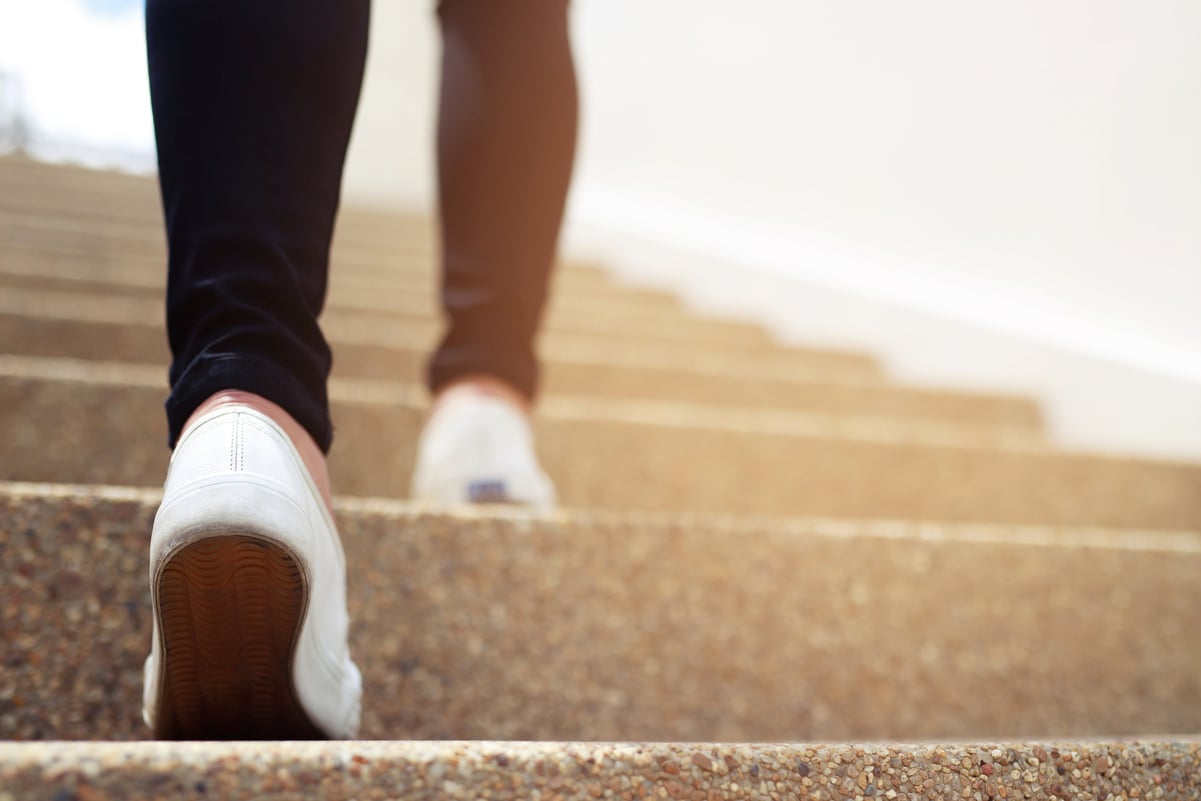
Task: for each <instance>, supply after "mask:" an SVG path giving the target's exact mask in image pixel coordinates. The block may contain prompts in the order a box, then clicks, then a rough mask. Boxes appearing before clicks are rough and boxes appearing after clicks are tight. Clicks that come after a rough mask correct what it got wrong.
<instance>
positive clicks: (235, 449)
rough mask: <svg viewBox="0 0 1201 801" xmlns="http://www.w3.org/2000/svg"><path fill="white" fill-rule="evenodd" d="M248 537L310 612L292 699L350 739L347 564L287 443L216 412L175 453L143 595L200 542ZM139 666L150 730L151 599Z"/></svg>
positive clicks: (154, 661) (356, 684)
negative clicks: (290, 580)
mask: <svg viewBox="0 0 1201 801" xmlns="http://www.w3.org/2000/svg"><path fill="white" fill-rule="evenodd" d="M230 531H236V532H246V533H251V534H253V535H254V536H255V537H257V538H261V539H264V540H267V541H270V542H272V543H274V544H277V545H279V546H281V547H283V548H285V549H286V550H287V551H289V552H290V554H291V555H292V556H293V558H294V559H295V560H296V562H297V564H298V565H299V566H300V568H301V571H302V574H303V576H304V581H305V583H306V585H307V590H308V606H307V610H306V611H305V614H304V617H303V622H302V624H301V628H300V633H299V636H298V639H297V642H296V647H295V652H294V657H293V660H292V680H293V686H294V687H295V691H296V696H297V699H298V700H299V702H300V704H301V706H302V707H303V710H304V711H305V713H306V714H307V715H308V716H309V718H310V719H311V720H312V722H313V723H314V724H316V725H317V726H318V727H320V728H321V729H322V730H324V732H325V733H326V734H327V735H328V736H330V737H335V738H349V737H353V736H354V735H355V734H356V733H357V730H358V725H359V714H360V697H361V694H362V677H361V675H360V673H359V670H358V667H357V666H356V665H355V664H354V662H353V660H352V659H351V657H350V651H349V646H348V642H347V638H348V633H349V617H348V615H347V611H346V557H345V555H344V553H343V550H342V543H341V541H340V539H339V538H338V532H337V529H336V527H335V524H334V521H333V519H332V518H331V516H330V514H329V512H328V510H327V509H326V506H325V504H324V502H323V501H322V499H321V495H320V492H319V491H318V489H317V487H316V485H315V484H314V483H313V480H312V478H311V476H310V475H309V472H308V470H307V468H306V467H305V466H304V462H303V461H302V460H301V457H300V454H299V453H298V452H297V451H296V448H295V447H294V446H293V445H292V442H291V440H290V439H289V438H288V436H287V434H286V433H284V431H283V430H282V429H281V428H280V427H279V426H278V425H276V424H275V422H273V421H272V420H271V419H270V418H268V417H267V416H266V415H264V414H261V413H260V412H257V411H255V410H252V409H249V408H246V407H233V408H222V409H219V410H217V411H214V412H212V413H210V414H208V415H205V416H204V417H202V418H201V419H200V420H198V421H197V422H196V423H195V424H194V425H192V426H191V427H190V428H189V430H188V431H187V433H186V434H185V435H184V436H183V437H182V438H181V440H180V442H179V443H178V445H177V446H176V449H175V453H174V455H173V456H172V458H171V465H170V469H169V470H168V473H167V480H166V484H165V486H164V491H163V501H162V505H161V506H160V507H159V510H158V513H157V515H156V516H155V520H154V531H153V533H152V535H151V540H150V579H151V587H152V588H153V587H155V586H156V583H155V582H156V577H157V573H158V571H159V570H160V569H161V567H162V565H163V564H164V563H165V562H166V561H167V559H168V558H169V557H170V556H171V555H172V554H173V553H174V552H176V551H177V550H178V549H180V548H183V547H185V546H187V545H189V544H191V543H194V542H196V541H198V540H201V539H204V538H205V537H206V536H213V535H220V534H222V533H228V532H230ZM152 600H153V601H154V602H155V608H154V614H153V618H154V630H153V637H152V645H151V652H150V656H149V657H148V658H147V660H146V667H145V688H144V695H143V716H144V717H145V719H146V721H147V723H149V724H151V725H152V726H153V725H154V724H153V721H154V719H155V715H156V711H157V710H156V704H157V702H158V698H159V694H160V691H161V684H162V675H161V668H160V665H161V663H162V661H163V655H162V653H161V648H162V646H161V632H160V631H159V622H158V621H159V610H158V607H157V598H154V594H153V593H152Z"/></svg>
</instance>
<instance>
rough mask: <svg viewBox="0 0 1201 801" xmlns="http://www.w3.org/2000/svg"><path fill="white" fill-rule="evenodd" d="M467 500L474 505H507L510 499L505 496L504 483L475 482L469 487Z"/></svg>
mask: <svg viewBox="0 0 1201 801" xmlns="http://www.w3.org/2000/svg"><path fill="white" fill-rule="evenodd" d="M467 500H469V501H471V502H472V503H505V502H506V501H507V500H509V498H508V496H507V495H505V482H503V481H473V482H471V483H470V484H468V485H467Z"/></svg>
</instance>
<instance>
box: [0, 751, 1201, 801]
mask: <svg viewBox="0 0 1201 801" xmlns="http://www.w3.org/2000/svg"><path fill="white" fill-rule="evenodd" d="M0 788H3V789H0V801H16V799H18V798H46V799H57V801H68V799H75V800H76V801H83V800H84V799H88V800H89V801H103V800H105V799H121V801H138V800H140V799H166V798H170V799H184V798H188V799H197V798H228V799H258V798H271V799H304V798H321V799H329V800H330V801H348V800H349V799H360V800H361V801H368V799H401V798H404V799H439V801H459V800H460V799H490V800H491V801H506V800H507V799H536V800H538V801H573V800H575V799H580V800H581V801H584V800H588V801H590V800H591V799H598V798H611V799H620V801H635V800H636V799H655V800H657V799H688V800H689V801H739V800H740V799H747V800H748V801H750V800H752V799H763V801H786V800H790V799H798V801H799V799H814V801H818V799H821V800H822V801H839V800H841V799H846V800H847V801H874V800H875V799H879V800H880V801H962V799H971V800H973V801H982V800H983V799H1030V801H1052V799H1058V800H1059V801H1086V800H1087V801H1093V800H1094V799H1101V800H1102V801H1105V800H1106V799H1115V801H1116V799H1142V800H1145V801H1176V800H1179V801H1195V799H1196V798H1198V797H1201V748H1199V746H1198V743H1196V742H1189V741H1153V742H1046V743H1025V744H995V745H994V744H984V745H954V746H905V745H887V746H886V745H832V746H810V745H710V744H637V743H616V744H613V743H520V742H445V743H413V742H391V743H379V742H353V743H318V744H314V743H272V744H255V743H239V744H230V743H178V744H166V743H162V744H160V743H140V744H102V743H100V744H98V743H80V744H65V743H51V744H45V745H40V746H28V745H26V746H21V745H0Z"/></svg>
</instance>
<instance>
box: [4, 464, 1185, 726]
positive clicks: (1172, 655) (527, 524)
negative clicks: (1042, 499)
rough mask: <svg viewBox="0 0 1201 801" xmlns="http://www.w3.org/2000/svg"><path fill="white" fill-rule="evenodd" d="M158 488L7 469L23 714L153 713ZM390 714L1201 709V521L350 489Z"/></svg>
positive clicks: (887, 718)
mask: <svg viewBox="0 0 1201 801" xmlns="http://www.w3.org/2000/svg"><path fill="white" fill-rule="evenodd" d="M158 498H159V496H158V494H157V492H154V491H148V490H133V489H118V488H97V487H63V486H44V485H19V484H10V485H3V486H0V549H2V551H3V553H4V560H5V565H6V572H8V573H9V578H8V579H6V581H5V582H4V583H3V585H2V586H0V599H2V600H3V604H2V606H0V608H3V609H4V610H6V611H5V613H4V614H5V627H4V628H5V637H4V638H3V639H2V640H0V649H3V650H2V651H0V658H2V659H3V664H4V665H5V672H6V678H5V682H4V686H3V687H0V736H2V737H4V738H9V739H22V740H25V739H129V738H141V737H144V736H146V734H147V732H146V731H145V729H144V724H142V722H141V720H140V717H139V714H140V713H139V699H140V692H141V686H140V685H141V671H140V668H141V663H142V660H143V659H144V658H145V655H146V653H147V648H148V643H149V636H150V635H149V631H150V621H149V596H148V591H147V579H146V576H147V573H148V566H147V563H146V559H147V542H148V537H149V534H148V532H149V530H150V525H151V520H152V516H153V512H154V509H155V507H156V504H157V502H158ZM336 505H337V507H338V524H339V528H340V530H341V533H342V538H343V541H344V543H345V546H346V549H347V559H348V570H349V576H350V581H349V587H350V593H351V595H350V606H351V615H352V619H353V620H354V625H353V629H352V643H351V645H352V651H353V653H354V654H355V657H356V659H357V661H358V662H359V664H360V666H361V667H362V669H363V672H364V686H365V688H366V702H365V704H364V721H363V732H362V736H363V737H365V738H390V739H410V738H412V739H447V738H465V739H475V738H484V737H488V738H504V739H554V740H628V739H634V740H688V741H695V740H724V741H742V740H753V741H819V740H856V741H863V740H879V739H893V740H895V739H900V740H906V741H913V740H928V739H932V738H938V739H944V740H945V739H963V738H970V737H984V738H996V737H1004V738H1014V737H1019V738H1020V737H1029V736H1046V735H1048V734H1052V735H1055V736H1068V737H1077V736H1093V737H1096V736H1124V735H1131V734H1154V733H1164V732H1169V733H1170V732H1183V733H1189V732H1191V733H1196V732H1201V671H1198V670H1197V666H1198V665H1199V664H1201V638H1198V637H1196V636H1195V634H1196V630H1197V626H1198V611H1197V610H1198V609H1201V583H1199V582H1198V581H1197V575H1198V572H1199V570H1201V536H1198V534H1197V533H1184V532H1179V533H1173V532H1165V531H1158V532H1157V531H1121V530H1088V529H1055V528H1047V527H1012V526H984V525H949V524H934V523H914V524H907V523H901V522H890V521H869V520H862V521H856V520H842V521H835V520H820V519H799V520H790V521H772V520H732V519H730V518H724V517H710V516H704V515H695V514H691V515H685V516H668V515H634V514H603V513H596V512H592V513H589V512H582V511H572V510H567V511H563V512H560V513H555V514H549V515H544V516H540V515H536V514H533V513H529V512H524V511H521V510H516V509H511V508H507V507H499V508H498V507H491V508H487V507H480V508H476V509H466V510H463V511H458V512H441V513H440V512H436V511H432V510H425V511H423V510H421V509H420V508H417V507H413V506H410V505H406V504H403V503H398V502H389V501H383V500H359V501H356V500H349V499H341V500H339V501H338V503H337V504H336Z"/></svg>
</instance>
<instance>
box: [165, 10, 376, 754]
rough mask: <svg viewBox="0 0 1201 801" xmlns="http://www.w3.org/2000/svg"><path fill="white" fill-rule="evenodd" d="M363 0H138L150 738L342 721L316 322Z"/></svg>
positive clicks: (360, 49)
mask: <svg viewBox="0 0 1201 801" xmlns="http://www.w3.org/2000/svg"><path fill="white" fill-rule="evenodd" d="M367 17H368V5H367V0H294V1H293V2H288V3H285V2H283V1H282V0H256V2H253V3H248V4H245V3H237V2H234V1H233V0H205V1H204V2H201V1H200V0H148V3H147V7H146V33H147V51H148V57H149V66H150V88H151V99H152V102H153V106H154V117H155V134H156V137H157V139H158V148H159V173H160V181H161V185H162V193H163V208H164V212H165V215H166V222H167V239H168V244H169V249H170V253H169V274H168V287H167V327H168V335H169V339H170V343H171V348H172V353H173V356H174V361H173V364H172V366H171V386H172V391H171V397H170V398H169V400H168V401H167V416H168V422H169V426H170V442H171V445H172V447H173V448H174V449H175V453H174V455H173V457H172V460H171V466H170V469H169V471H168V475H167V481H166V484H165V486H164V488H163V500H162V503H161V505H160V506H159V510H158V512H157V514H156V515H155V521H154V528H153V531H152V533H151V537H150V597H151V607H152V610H153V615H152V619H153V635H152V644H151V653H150V657H149V658H148V659H147V661H146V671H145V694H144V696H143V702H144V704H143V714H144V717H145V719H146V721H147V723H149V724H150V725H151V727H152V728H153V729H154V732H155V734H156V735H157V736H159V737H164V738H186V739H197V738H199V739H207V738H218V739H259V738H268V739H280V738H288V739H290V738H310V737H329V736H335V737H345V736H351V735H353V733H354V732H355V730H356V728H357V726H358V717H359V696H360V692H361V677H360V674H359V671H358V668H357V667H356V666H355V664H354V662H353V661H352V659H351V657H350V652H349V647H348V630H349V622H348V619H347V613H346V575H345V559H344V556H343V553H342V546H341V542H340V540H339V539H338V533H337V529H336V527H335V525H334V521H333V518H332V517H331V515H330V513H329V487H328V477H327V476H326V475H325V461H324V451H326V450H327V449H328V448H329V445H330V439H331V426H330V422H329V414H328V411H327V396H326V389H325V382H326V378H327V375H328V372H329V366H330V354H329V348H328V347H327V345H326V343H325V340H324V338H323V337H322V335H321V332H320V330H319V329H318V327H317V315H318V313H319V312H320V310H321V306H322V304H323V301H324V296H325V285H326V270H327V265H328V252H329V245H330V238H331V234H332V230H333V220H334V214H335V212H336V209H337V205H338V192H339V185H340V182H341V172H342V161H343V158H344V156H345V151H346V145H347V141H348V139H349V135H350V127H351V121H352V119H353V117H354V111H355V106H356V104H357V98H358V93H359V83H360V80H361V77H362V71H363V62H364V58H365V52H366V41H367V39H366V37H367Z"/></svg>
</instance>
